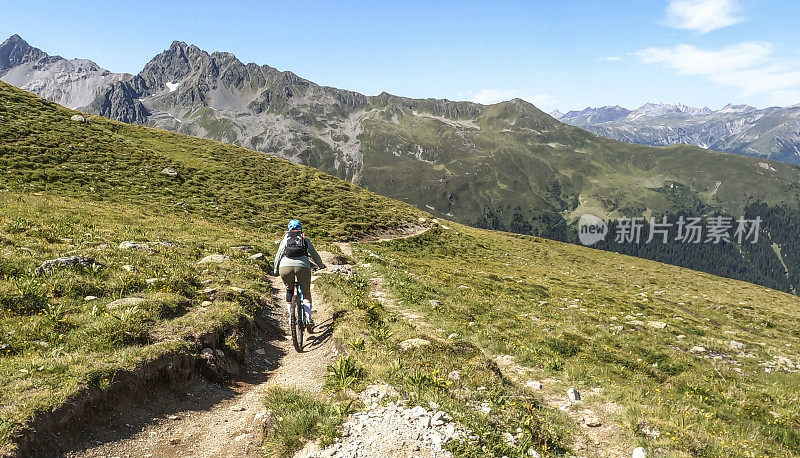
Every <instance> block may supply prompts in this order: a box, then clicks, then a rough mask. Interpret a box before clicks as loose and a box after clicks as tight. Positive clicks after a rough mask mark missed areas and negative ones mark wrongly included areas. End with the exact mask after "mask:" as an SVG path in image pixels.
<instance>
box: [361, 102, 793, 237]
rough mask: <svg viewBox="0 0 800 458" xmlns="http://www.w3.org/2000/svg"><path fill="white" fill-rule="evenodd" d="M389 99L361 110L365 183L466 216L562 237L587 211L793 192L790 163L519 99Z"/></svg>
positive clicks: (735, 208) (786, 199) (734, 208)
mask: <svg viewBox="0 0 800 458" xmlns="http://www.w3.org/2000/svg"><path fill="white" fill-rule="evenodd" d="M398 105H399V104H398ZM398 105H390V106H389V107H386V108H381V110H380V111H379V112H378V113H377V114H376V115H374V116H370V117H367V118H366V119H365V120H364V121H363V123H364V126H365V128H364V133H363V134H362V142H363V143H364V172H363V173H362V174H361V177H362V180H363V183H364V185H365V186H366V187H367V188H368V189H371V190H373V191H376V192H378V193H380V194H384V195H388V196H391V197H396V198H399V199H403V200H406V201H408V202H412V203H414V204H416V205H418V206H419V207H420V208H425V207H424V206H425V205H429V206H431V207H433V208H434V209H435V211H433V213H434V214H437V215H439V216H442V217H444V216H446V215H447V214H448V213H449V214H452V215H453V217H454V218H455V219H457V220H458V221H461V222H464V223H467V224H473V225H474V224H477V225H479V226H484V227H492V228H496V229H503V230H509V231H513V232H521V233H536V234H548V235H561V236H562V237H563V236H564V234H566V232H567V231H566V224H565V223H572V222H573V221H574V219H577V217H579V216H580V215H581V214H583V213H586V212H590V213H595V214H597V215H598V216H607V217H612V218H614V217H619V216H623V215H625V216H641V215H643V214H644V215H650V214H663V213H667V212H676V211H679V210H687V209H695V208H697V207H698V206H699V207H700V208H701V209H702V210H704V211H708V210H711V209H718V210H724V211H728V212H732V213H736V214H738V213H741V212H742V211H743V209H744V207H745V206H746V205H747V204H748V203H749V202H752V201H755V200H760V201H763V202H766V203H768V204H770V205H775V204H778V203H791V204H794V205H795V206H796V204H797V202H798V196H800V186H799V185H798V184H797V181H798V178H800V169H799V168H797V167H795V166H790V165H787V164H781V163H770V164H769V166H771V167H772V170H770V169H768V168H764V167H763V166H760V165H759V162H762V163H763V160H761V161H759V160H757V159H755V158H745V157H739V156H735V155H731V154H726V153H719V152H713V151H707V150H703V149H700V148H696V147H692V146H686V145H684V146H675V147H668V148H654V147H648V146H642V145H632V144H627V143H622V142H617V141H613V140H608V139H605V138H602V137H597V136H595V135H594V134H591V133H589V132H586V131H584V130H581V129H578V128H576V127H572V126H568V125H565V124H562V123H560V122H558V121H556V120H555V119H553V118H552V117H550V116H549V115H547V114H545V113H543V112H541V111H540V110H538V109H537V108H536V107H534V106H533V105H531V104H529V103H527V102H524V101H521V100H513V101H510V102H503V103H499V104H496V105H491V106H486V107H481V110H480V112H479V115H478V116H476V117H474V118H472V117H469V118H461V119H459V118H450V119H448V118H444V117H441V116H438V117H437V116H435V115H432V114H428V113H425V112H418V111H416V110H412V109H409V108H405V107H402V105H400V106H398ZM409 185H410V186H409ZM676 186H677V187H678V188H680V189H682V190H684V192H683V193H682V194H681V195H680V196H678V195H674V194H675V193H673V192H672V191H671V190H672V189H674V188H675V187H676ZM706 207H708V208H706Z"/></svg>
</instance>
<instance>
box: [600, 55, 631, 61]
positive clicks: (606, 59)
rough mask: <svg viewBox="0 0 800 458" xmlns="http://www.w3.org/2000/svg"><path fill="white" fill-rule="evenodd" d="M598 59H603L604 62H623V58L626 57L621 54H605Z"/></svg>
mask: <svg viewBox="0 0 800 458" xmlns="http://www.w3.org/2000/svg"><path fill="white" fill-rule="evenodd" d="M598 60H602V61H604V62H622V61H623V60H625V58H623V57H619V56H604V57H601V58H599V59H598Z"/></svg>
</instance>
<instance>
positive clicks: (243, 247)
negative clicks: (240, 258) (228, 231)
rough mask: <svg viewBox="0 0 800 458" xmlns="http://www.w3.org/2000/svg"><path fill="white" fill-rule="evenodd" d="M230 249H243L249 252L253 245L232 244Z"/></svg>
mask: <svg viewBox="0 0 800 458" xmlns="http://www.w3.org/2000/svg"><path fill="white" fill-rule="evenodd" d="M231 250H236V251H244V252H245V253H249V252H251V251H253V247H251V246H250V245H241V246H232V247H231Z"/></svg>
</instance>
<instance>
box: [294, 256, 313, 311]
mask: <svg viewBox="0 0 800 458" xmlns="http://www.w3.org/2000/svg"><path fill="white" fill-rule="evenodd" d="M296 273H297V282H298V283H299V284H300V289H301V290H302V291H303V311H304V312H305V315H306V321H308V322H311V323H313V321H312V320H311V269H309V268H307V267H298V268H297V271H296Z"/></svg>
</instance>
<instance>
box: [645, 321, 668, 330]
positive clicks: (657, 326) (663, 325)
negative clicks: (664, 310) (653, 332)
mask: <svg viewBox="0 0 800 458" xmlns="http://www.w3.org/2000/svg"><path fill="white" fill-rule="evenodd" d="M647 325H648V326H650V327H651V328H653V329H664V328H666V327H667V323H664V322H663V321H648V322H647Z"/></svg>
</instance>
